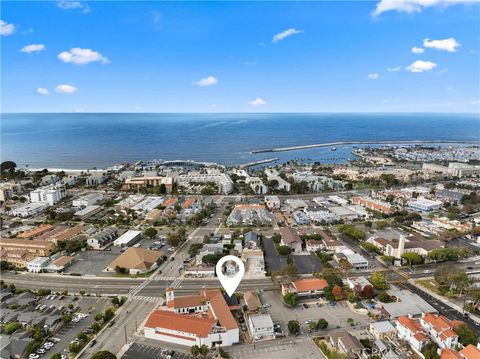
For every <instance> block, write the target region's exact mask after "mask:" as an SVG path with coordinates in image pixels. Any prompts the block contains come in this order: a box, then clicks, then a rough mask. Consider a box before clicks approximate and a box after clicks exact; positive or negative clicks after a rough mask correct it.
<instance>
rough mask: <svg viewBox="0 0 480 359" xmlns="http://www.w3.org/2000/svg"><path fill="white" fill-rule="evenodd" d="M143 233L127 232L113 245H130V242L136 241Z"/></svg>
mask: <svg viewBox="0 0 480 359" xmlns="http://www.w3.org/2000/svg"><path fill="white" fill-rule="evenodd" d="M141 233H142V231H134V230H129V231H126V232H125V233H124V234H122V235H121V236H120V237H118V238H117V239H116V240H115V241H114V242H113V244H115V245H117V246H118V245H122V244H128V243H130V241H132V240H134V239H135V238H137V236H139V235H140V234H141Z"/></svg>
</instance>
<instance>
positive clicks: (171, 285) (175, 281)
mask: <svg viewBox="0 0 480 359" xmlns="http://www.w3.org/2000/svg"><path fill="white" fill-rule="evenodd" d="M182 281H183V280H182V279H181V278H176V279H175V280H174V281H173V282H172V284H170V287H172V288H173V289H176V288H178V287H180V284H182Z"/></svg>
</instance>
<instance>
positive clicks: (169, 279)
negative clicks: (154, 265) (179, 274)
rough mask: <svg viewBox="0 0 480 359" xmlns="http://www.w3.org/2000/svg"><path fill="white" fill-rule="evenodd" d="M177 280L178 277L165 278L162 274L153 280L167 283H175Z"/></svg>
mask: <svg viewBox="0 0 480 359" xmlns="http://www.w3.org/2000/svg"><path fill="white" fill-rule="evenodd" d="M175 279H176V277H165V276H161V275H160V274H159V275H157V276H155V277H154V278H153V280H157V281H167V282H170V281H174V280H175Z"/></svg>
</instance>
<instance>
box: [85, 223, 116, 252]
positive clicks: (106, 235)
mask: <svg viewBox="0 0 480 359" xmlns="http://www.w3.org/2000/svg"><path fill="white" fill-rule="evenodd" d="M116 235H117V229H116V228H115V227H108V228H104V229H103V230H101V231H100V232H98V233H95V234H94V235H93V236H91V237H90V238H88V239H87V244H88V246H89V247H91V248H93V249H97V250H100V249H104V248H105V247H107V246H108V245H109V244H110V243H111V242H112V241H113V239H114V238H115V236H116Z"/></svg>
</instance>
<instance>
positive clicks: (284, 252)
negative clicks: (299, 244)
mask: <svg viewBox="0 0 480 359" xmlns="http://www.w3.org/2000/svg"><path fill="white" fill-rule="evenodd" d="M277 250H278V253H279V254H280V255H282V256H286V255H289V254H290V253H292V249H291V248H290V247H288V246H278V247H277Z"/></svg>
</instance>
